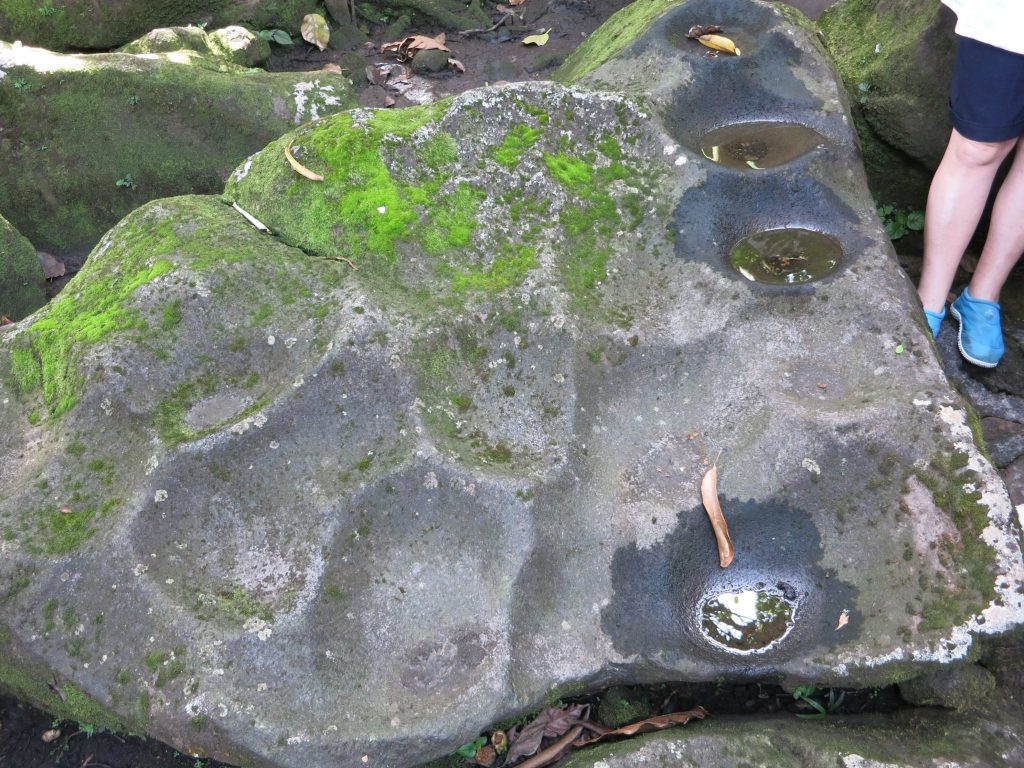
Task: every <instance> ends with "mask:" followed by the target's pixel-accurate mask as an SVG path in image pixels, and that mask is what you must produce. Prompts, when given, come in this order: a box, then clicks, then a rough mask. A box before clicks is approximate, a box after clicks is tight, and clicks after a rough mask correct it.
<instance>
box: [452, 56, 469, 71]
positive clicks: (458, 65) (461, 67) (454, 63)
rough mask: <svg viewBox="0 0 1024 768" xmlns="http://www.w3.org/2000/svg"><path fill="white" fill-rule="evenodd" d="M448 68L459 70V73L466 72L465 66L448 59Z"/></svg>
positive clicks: (456, 60) (455, 60) (457, 61)
mask: <svg viewBox="0 0 1024 768" xmlns="http://www.w3.org/2000/svg"><path fill="white" fill-rule="evenodd" d="M448 66H450V67H454V68H455V69H457V70H459V72H465V71H466V65H465V64H463V63H462V62H461V61H459V60H458V59H448Z"/></svg>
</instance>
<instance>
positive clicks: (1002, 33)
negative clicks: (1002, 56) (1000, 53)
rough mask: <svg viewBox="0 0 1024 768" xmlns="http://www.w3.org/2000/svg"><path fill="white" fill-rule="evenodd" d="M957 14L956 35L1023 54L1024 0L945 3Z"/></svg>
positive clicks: (944, 2)
mask: <svg viewBox="0 0 1024 768" xmlns="http://www.w3.org/2000/svg"><path fill="white" fill-rule="evenodd" d="M942 2H943V4H944V5H947V6H949V7H950V8H951V9H952V10H953V12H954V13H955V14H956V33H957V34H958V35H960V36H961V37H969V38H971V39H972V40H977V41H979V42H982V43H988V44H989V45H994V46H995V47H996V48H1002V49H1003V50H1006V51H1012V52H1013V53H1020V54H1024V0H942Z"/></svg>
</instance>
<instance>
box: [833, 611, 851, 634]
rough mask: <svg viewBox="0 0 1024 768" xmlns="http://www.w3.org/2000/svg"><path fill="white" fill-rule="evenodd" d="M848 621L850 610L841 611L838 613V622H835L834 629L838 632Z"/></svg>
mask: <svg viewBox="0 0 1024 768" xmlns="http://www.w3.org/2000/svg"><path fill="white" fill-rule="evenodd" d="M849 623H850V612H849V611H843V612H842V613H840V614H839V623H838V624H836V631H837V632H838V631H839V630H840V629H842V628H843V627H845V626H846V625H847V624H849Z"/></svg>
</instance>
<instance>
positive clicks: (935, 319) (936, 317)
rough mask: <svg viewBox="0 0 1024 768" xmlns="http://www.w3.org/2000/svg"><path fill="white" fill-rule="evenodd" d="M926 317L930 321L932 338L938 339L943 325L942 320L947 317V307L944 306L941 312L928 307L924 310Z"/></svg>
mask: <svg viewBox="0 0 1024 768" xmlns="http://www.w3.org/2000/svg"><path fill="white" fill-rule="evenodd" d="M924 319H925V320H927V321H928V328H929V329H930V330H931V332H932V338H935V339H937V338H938V337H939V328H941V327H942V321H943V320H945V319H946V308H945V307H943V308H942V311H941V312H932V311H931V310H929V309H926V310H925V311H924Z"/></svg>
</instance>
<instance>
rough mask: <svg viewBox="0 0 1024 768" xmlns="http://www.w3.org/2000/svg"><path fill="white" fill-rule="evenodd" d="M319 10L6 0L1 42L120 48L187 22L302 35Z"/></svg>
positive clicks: (242, 0)
mask: <svg viewBox="0 0 1024 768" xmlns="http://www.w3.org/2000/svg"><path fill="white" fill-rule="evenodd" d="M316 7H317V2H316V0H212V1H211V2H205V3H201V4H196V3H192V2H182V0H104V2H102V3H96V2H93V0H4V2H3V4H2V5H0V40H7V41H14V40H20V41H21V42H23V43H24V44H25V45H34V46H39V47H41V48H49V49H51V50H57V51H66V50H72V49H73V50H82V49H99V50H105V49H110V48H116V47H118V46H120V45H124V44H125V43H127V42H129V41H130V40H134V39H135V38H137V37H139V36H140V35H142V34H144V33H146V32H148V31H149V30H151V29H156V28H157V27H173V26H181V25H185V24H193V25H197V26H198V25H200V24H202V25H203V26H206V25H209V26H210V27H218V26H224V25H227V24H238V23H244V24H248V25H249V26H251V27H253V28H254V29H263V28H268V27H280V28H282V29H286V30H288V31H289V32H292V33H298V31H299V25H300V24H301V23H302V17H303V16H304V15H306V14H307V13H312V12H314V11H315V10H316Z"/></svg>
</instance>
